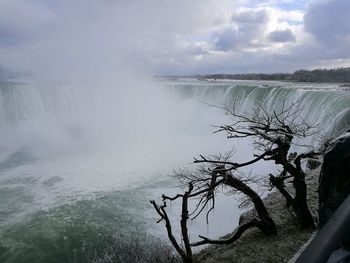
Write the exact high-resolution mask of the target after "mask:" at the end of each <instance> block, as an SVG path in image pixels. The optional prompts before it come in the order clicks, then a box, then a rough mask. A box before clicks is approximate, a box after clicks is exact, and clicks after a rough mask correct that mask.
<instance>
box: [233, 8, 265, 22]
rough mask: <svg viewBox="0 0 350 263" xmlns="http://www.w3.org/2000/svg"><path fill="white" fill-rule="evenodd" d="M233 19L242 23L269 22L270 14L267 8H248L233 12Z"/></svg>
mask: <svg viewBox="0 0 350 263" xmlns="http://www.w3.org/2000/svg"><path fill="white" fill-rule="evenodd" d="M231 20H232V21H233V22H237V23H239V24H242V25H244V24H246V25H249V24H250V25H252V24H261V23H267V22H268V20H269V16H268V14H267V12H266V11H265V10H247V11H242V12H238V13H234V14H232V16H231Z"/></svg>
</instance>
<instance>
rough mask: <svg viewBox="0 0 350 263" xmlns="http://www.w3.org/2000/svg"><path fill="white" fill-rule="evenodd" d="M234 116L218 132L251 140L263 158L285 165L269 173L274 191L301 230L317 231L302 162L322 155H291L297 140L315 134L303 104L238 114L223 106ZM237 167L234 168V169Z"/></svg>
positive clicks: (282, 105)
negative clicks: (288, 185) (303, 112)
mask: <svg viewBox="0 0 350 263" xmlns="http://www.w3.org/2000/svg"><path fill="white" fill-rule="evenodd" d="M222 108H223V109H224V110H225V111H226V113H228V114H229V115H231V116H233V117H234V120H235V121H234V123H233V124H230V125H223V126H218V127H217V128H218V130H217V131H216V132H222V131H224V132H226V134H227V137H228V138H250V139H252V140H253V144H254V146H255V149H256V150H258V151H260V152H263V154H262V155H263V157H262V158H261V159H263V160H265V161H268V160H272V161H274V162H275V164H278V165H281V166H282V172H281V173H280V174H279V175H277V176H274V175H272V174H270V178H269V181H270V184H271V186H272V188H274V187H275V188H276V189H278V190H279V191H280V192H281V194H282V195H283V196H284V197H285V199H286V201H287V206H291V207H292V208H293V210H294V212H295V214H296V217H297V219H298V221H299V223H300V226H301V228H303V229H305V228H314V227H315V225H314V220H313V217H312V214H311V212H310V210H309V208H308V205H307V188H306V183H305V172H304V170H303V169H302V165H301V163H302V160H304V159H306V158H315V157H316V156H317V155H319V153H316V152H315V151H309V152H306V153H296V152H293V153H290V152H289V151H290V148H291V146H292V145H293V144H294V143H295V139H296V138H300V137H307V136H311V135H314V134H315V133H316V129H315V128H316V125H315V122H313V123H308V122H307V121H305V120H304V119H303V118H302V117H301V115H300V113H301V110H302V107H301V102H300V101H298V102H295V103H290V104H287V103H286V100H284V101H282V103H281V105H280V107H279V109H278V110H273V111H272V113H269V112H268V110H267V109H266V107H264V106H262V105H259V106H257V107H256V108H255V109H254V110H253V111H250V112H247V111H243V112H238V111H237V110H236V107H235V106H233V107H222ZM232 168H234V166H233V167H232ZM287 179H292V185H293V188H294V196H293V195H292V194H291V193H290V192H288V190H287V188H286V185H285V182H286V180H287Z"/></svg>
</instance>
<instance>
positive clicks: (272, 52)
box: [0, 0, 350, 74]
mask: <svg viewBox="0 0 350 263" xmlns="http://www.w3.org/2000/svg"><path fill="white" fill-rule="evenodd" d="M349 14H350V1H349V0H265V1H262V0H177V1H175V0H147V1H146V0H89V1H86V0H74V1H73V0H0V65H2V66H3V67H6V68H9V69H12V70H17V71H24V70H29V71H32V72H36V73H41V74H45V72H48V71H53V72H54V71H62V70H64V71H67V72H68V71H70V70H73V69H79V68H88V69H90V70H91V71H95V70H98V69H101V68H107V67H108V68H110V69H112V68H115V67H120V66H121V65H125V66H128V67H133V68H137V69H140V70H144V71H147V72H149V73H151V74H197V73H220V72H222V73H246V72H291V71H294V70H296V69H300V68H308V69H311V68H319V67H322V68H324V67H327V68H328V67H339V66H350V19H349Z"/></svg>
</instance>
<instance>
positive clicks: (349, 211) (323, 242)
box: [296, 195, 350, 263]
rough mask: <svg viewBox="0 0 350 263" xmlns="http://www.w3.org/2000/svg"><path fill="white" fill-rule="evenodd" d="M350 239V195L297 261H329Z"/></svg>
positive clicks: (319, 262)
mask: <svg viewBox="0 0 350 263" xmlns="http://www.w3.org/2000/svg"><path fill="white" fill-rule="evenodd" d="M349 241H350V195H349V196H348V197H347V198H346V199H345V201H344V202H343V203H342V204H341V205H340V206H339V207H338V209H337V210H336V211H335V212H334V214H333V215H332V216H331V218H330V219H329V220H328V222H327V223H326V225H324V226H323V228H322V229H321V230H320V231H319V232H318V233H317V235H316V237H315V238H314V239H313V240H312V241H311V243H310V244H309V245H308V246H307V247H306V249H305V250H304V251H303V252H302V253H301V255H300V256H299V258H298V259H297V260H296V263H323V262H327V261H328V259H329V258H330V256H331V255H332V253H333V252H334V251H335V250H336V249H338V248H340V247H341V245H342V244H343V243H344V242H345V243H346V244H347V245H349Z"/></svg>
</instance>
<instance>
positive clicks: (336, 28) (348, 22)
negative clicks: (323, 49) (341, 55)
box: [304, 0, 350, 44]
mask: <svg viewBox="0 0 350 263" xmlns="http://www.w3.org/2000/svg"><path fill="white" fill-rule="evenodd" d="M349 14H350V3H349V0H328V1H321V2H316V3H314V4H312V5H310V7H309V8H308V9H307V12H306V14H305V16H304V25H305V30H306V31H307V32H309V33H310V34H312V35H313V36H314V37H315V38H316V39H317V40H318V41H320V42H322V43H325V44H333V43H335V42H337V41H342V40H345V39H346V38H349V37H350V19H349ZM338 44H340V43H338Z"/></svg>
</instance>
